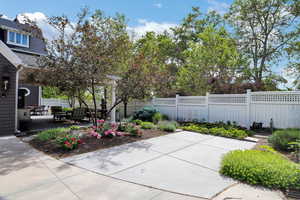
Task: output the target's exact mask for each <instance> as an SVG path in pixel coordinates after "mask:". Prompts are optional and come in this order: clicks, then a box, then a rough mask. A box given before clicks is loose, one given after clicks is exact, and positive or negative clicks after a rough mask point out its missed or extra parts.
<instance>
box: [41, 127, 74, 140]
mask: <svg viewBox="0 0 300 200" xmlns="http://www.w3.org/2000/svg"><path fill="white" fill-rule="evenodd" d="M68 131H70V129H69V128H54V129H48V130H45V131H42V132H40V133H39V134H38V135H37V137H36V138H37V139H38V140H40V141H47V140H53V139H56V137H57V136H58V135H59V134H63V133H67V132H68Z"/></svg>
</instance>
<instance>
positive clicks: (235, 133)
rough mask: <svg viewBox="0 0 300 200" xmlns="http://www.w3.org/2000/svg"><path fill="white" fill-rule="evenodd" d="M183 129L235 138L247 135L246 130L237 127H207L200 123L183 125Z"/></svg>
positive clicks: (242, 137)
mask: <svg viewBox="0 0 300 200" xmlns="http://www.w3.org/2000/svg"><path fill="white" fill-rule="evenodd" d="M182 129H183V130H187V131H194V132H198V133H202V134H211V135H216V136H223V137H229V138H237V139H244V138H245V137H247V136H248V134H247V131H246V130H240V129H237V128H232V127H231V128H228V129H226V128H219V127H215V128H207V127H202V126H201V125H196V124H191V125H189V126H183V127H182Z"/></svg>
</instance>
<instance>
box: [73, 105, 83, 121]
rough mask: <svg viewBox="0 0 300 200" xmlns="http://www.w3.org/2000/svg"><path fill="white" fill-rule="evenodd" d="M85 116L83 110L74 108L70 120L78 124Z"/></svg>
mask: <svg viewBox="0 0 300 200" xmlns="http://www.w3.org/2000/svg"><path fill="white" fill-rule="evenodd" d="M85 116H86V109H85V108H75V109H74V110H73V112H72V114H71V116H70V120H73V121H76V122H79V121H82V120H83V119H84V118H85Z"/></svg>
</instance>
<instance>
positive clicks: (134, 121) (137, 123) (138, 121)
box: [132, 119, 143, 125]
mask: <svg viewBox="0 0 300 200" xmlns="http://www.w3.org/2000/svg"><path fill="white" fill-rule="evenodd" d="M132 122H133V123H135V124H136V125H141V124H142V123H143V121H142V120H140V119H136V120H133V121H132Z"/></svg>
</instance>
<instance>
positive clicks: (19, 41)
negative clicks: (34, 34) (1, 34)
mask: <svg viewBox="0 0 300 200" xmlns="http://www.w3.org/2000/svg"><path fill="white" fill-rule="evenodd" d="M7 38H8V39H7V43H8V44H13V45H16V46H22V47H29V35H25V34H21V33H16V32H13V31H7Z"/></svg>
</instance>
